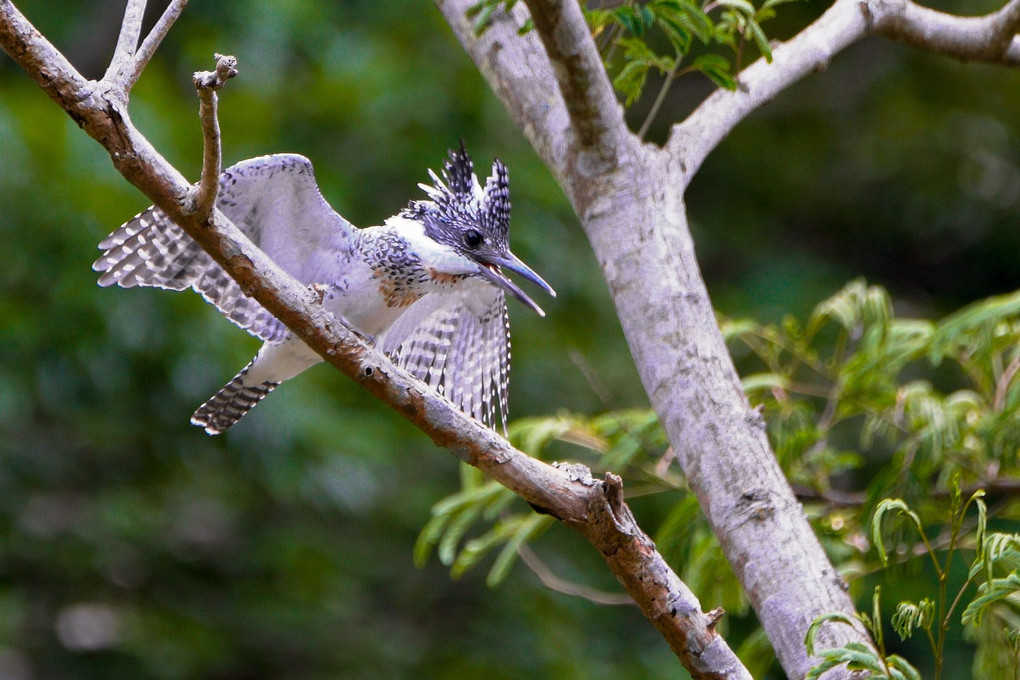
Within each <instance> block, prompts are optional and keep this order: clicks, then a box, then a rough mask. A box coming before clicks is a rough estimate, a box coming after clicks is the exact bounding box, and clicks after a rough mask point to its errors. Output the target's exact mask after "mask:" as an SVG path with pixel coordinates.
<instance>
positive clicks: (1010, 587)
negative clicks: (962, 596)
mask: <svg viewBox="0 0 1020 680" xmlns="http://www.w3.org/2000/svg"><path fill="white" fill-rule="evenodd" d="M1017 592H1020V574H1017V572H1016V571H1014V572H1012V573H1010V575H1009V576H1007V577H1006V578H997V579H992V580H991V581H987V582H985V583H982V584H981V585H980V586H979V587H978V594H977V597H975V598H974V599H973V600H972V601H971V603H970V604H969V605H967V608H966V609H965V610H963V617H962V619H961V620H962V622H963V625H965V626H966V625H970V624H973V625H975V626H976V625H979V624H980V623H981V616H982V615H983V614H984V613H985V611H986V610H987V609H988V607H990V606H991V605H992V604H994V603H996V602H999V601H1000V600H1003V599H1005V598H1007V597H1009V596H1010V595H1013V594H1015V593H1017Z"/></svg>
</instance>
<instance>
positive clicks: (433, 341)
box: [380, 283, 510, 434]
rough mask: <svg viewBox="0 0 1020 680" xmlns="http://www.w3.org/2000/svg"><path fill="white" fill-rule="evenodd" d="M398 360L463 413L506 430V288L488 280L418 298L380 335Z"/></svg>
mask: <svg viewBox="0 0 1020 680" xmlns="http://www.w3.org/2000/svg"><path fill="white" fill-rule="evenodd" d="M380 345H381V347H382V350H383V351H384V352H385V353H386V354H387V355H388V356H389V357H390V358H391V359H392V360H393V362H394V363H395V364H397V365H398V366H400V367H401V368H403V369H405V370H406V371H407V372H409V373H410V374H411V375H413V376H415V377H416V378H418V379H419V380H421V381H422V382H425V383H426V384H428V385H429V386H430V387H432V388H434V389H436V390H437V391H438V392H440V393H442V394H445V396H446V397H447V399H449V400H450V401H451V402H453V404H454V405H456V406H457V407H458V408H460V409H461V410H462V411H463V412H464V413H466V414H468V415H470V416H472V417H473V418H475V419H476V420H478V421H480V422H482V423H484V424H485V425H486V426H488V427H490V428H492V429H495V427H496V422H497V414H498V419H499V422H500V423H501V425H502V429H503V433H504V434H506V424H507V417H508V414H507V389H508V386H509V378H510V326H509V317H508V316H507V309H506V299H505V297H504V295H503V291H501V290H499V289H498V288H495V287H494V286H490V285H489V284H487V283H479V284H477V286H472V287H471V289H470V290H462V291H459V292H457V293H450V294H446V295H442V294H433V295H429V296H426V297H424V298H422V299H421V300H419V301H418V302H416V303H415V304H414V305H413V306H412V307H411V308H410V309H409V310H408V311H407V312H406V313H405V314H404V315H403V316H401V318H400V319H399V320H398V321H397V322H396V323H395V324H393V326H391V327H390V329H389V330H388V331H387V332H386V333H385V335H384V336H383V337H382V338H380Z"/></svg>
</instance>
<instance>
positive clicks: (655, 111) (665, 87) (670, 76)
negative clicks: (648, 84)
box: [637, 54, 683, 139]
mask: <svg viewBox="0 0 1020 680" xmlns="http://www.w3.org/2000/svg"><path fill="white" fill-rule="evenodd" d="M681 63H683V59H681V55H679V54H678V55H677V57H676V62H675V63H674V64H673V68H671V69H670V70H669V73H667V74H666V77H665V78H664V79H663V81H662V86H661V87H660V88H659V94H658V95H656V97H655V101H654V102H653V103H652V108H651V109H649V110H648V115H647V116H645V120H644V122H643V123H641V127H640V128H639V129H638V133H637V136H638V139H644V138H645V135H646V134H648V128H650V127H652V122H653V121H654V120H655V117H656V116H658V115H659V109H660V108H662V103H663V102H664V101H666V93H668V92H669V89H670V88H671V87H673V81H674V80H676V78H677V76H679V75H680V64H681Z"/></svg>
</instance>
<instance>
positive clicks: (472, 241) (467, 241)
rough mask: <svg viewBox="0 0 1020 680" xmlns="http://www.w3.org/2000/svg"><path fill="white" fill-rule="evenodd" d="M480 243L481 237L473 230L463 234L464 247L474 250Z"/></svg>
mask: <svg viewBox="0 0 1020 680" xmlns="http://www.w3.org/2000/svg"><path fill="white" fill-rule="evenodd" d="M481 243H482V235H481V234H479V233H478V232H477V231H476V230H474V229H468V230H467V231H465V232H464V245H466V246H467V247H468V248H475V247H477V246H479V245H481Z"/></svg>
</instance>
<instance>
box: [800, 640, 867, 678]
mask: <svg viewBox="0 0 1020 680" xmlns="http://www.w3.org/2000/svg"><path fill="white" fill-rule="evenodd" d="M809 654H810V652H809ZM817 656H819V657H821V658H822V663H821V664H819V665H818V666H815V667H814V668H812V669H811V670H810V671H808V674H807V675H806V676H804V677H805V680H816V679H817V678H819V677H821V675H822V674H823V673H824V672H825V671H828V670H830V669H832V668H835V667H836V666H839V665H842V664H844V663H845V664H846V665H847V669H849V670H851V671H854V670H858V671H863V670H867V671H871V672H872V673H874V674H875V675H873V676H872V677H875V678H884V677H885V667H884V666H883V664H882V659H880V658H879V657H878V654H877V653H876V652H875V650H874V649H872V648H870V647H868V646H867V645H865V644H863V643H861V642H849V643H847V644H846V645H845V646H843V647H839V648H836V649H825V650H822V651H821V652H819V653H818V654H817Z"/></svg>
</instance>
